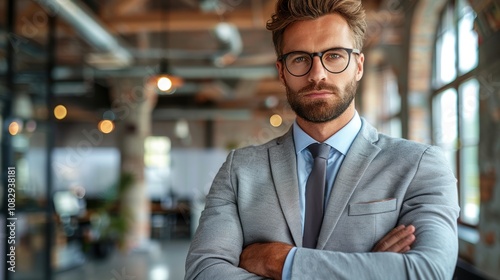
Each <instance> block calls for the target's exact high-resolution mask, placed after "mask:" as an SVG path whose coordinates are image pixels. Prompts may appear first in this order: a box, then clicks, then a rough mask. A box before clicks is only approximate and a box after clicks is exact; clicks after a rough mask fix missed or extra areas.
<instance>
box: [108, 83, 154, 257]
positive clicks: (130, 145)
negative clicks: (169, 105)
mask: <svg viewBox="0 0 500 280" xmlns="http://www.w3.org/2000/svg"><path fill="white" fill-rule="evenodd" d="M112 96H113V104H112V107H113V112H114V113H115V116H116V119H117V122H116V123H117V132H118V133H119V134H120V137H119V140H118V141H119V143H118V147H119V148H120V152H121V174H122V176H123V175H131V176H132V179H133V180H132V183H131V184H130V185H128V186H127V187H126V189H125V190H124V191H123V192H122V193H121V194H120V202H119V205H120V206H119V212H120V215H122V217H124V218H125V222H126V223H125V224H126V227H127V230H126V233H125V236H124V239H123V242H122V249H124V250H130V249H138V248H141V247H144V246H145V245H147V243H148V241H149V237H150V201H149V198H148V196H147V188H146V185H145V179H144V141H145V139H146V137H147V136H149V135H150V134H151V125H152V124H151V112H152V110H153V108H154V106H155V105H156V101H157V95H156V93H155V91H154V90H153V88H151V87H147V86H145V85H144V84H143V83H142V82H141V81H133V80H119V81H115V82H114V87H113V93H112Z"/></svg>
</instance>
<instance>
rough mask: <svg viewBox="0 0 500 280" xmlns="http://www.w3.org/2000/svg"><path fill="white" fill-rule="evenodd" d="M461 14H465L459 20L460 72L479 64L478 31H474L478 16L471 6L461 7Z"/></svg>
mask: <svg viewBox="0 0 500 280" xmlns="http://www.w3.org/2000/svg"><path fill="white" fill-rule="evenodd" d="M460 14H463V16H462V17H461V18H460V20H459V22H458V32H459V34H458V36H459V41H458V44H459V45H458V48H459V50H458V52H459V59H458V65H459V69H460V73H465V72H468V71H470V70H472V69H473V68H475V67H476V66H477V61H478V47H477V43H478V42H477V40H478V38H477V33H476V31H474V19H475V17H476V15H475V13H474V11H473V10H472V8H471V7H469V6H464V7H463V8H461V11H460Z"/></svg>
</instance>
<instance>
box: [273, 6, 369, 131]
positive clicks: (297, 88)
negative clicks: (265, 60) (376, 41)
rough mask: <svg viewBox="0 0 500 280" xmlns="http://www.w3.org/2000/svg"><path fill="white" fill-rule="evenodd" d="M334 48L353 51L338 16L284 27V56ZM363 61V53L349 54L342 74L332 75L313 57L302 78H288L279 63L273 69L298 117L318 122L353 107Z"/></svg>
mask: <svg viewBox="0 0 500 280" xmlns="http://www.w3.org/2000/svg"><path fill="white" fill-rule="evenodd" d="M337 47H341V48H354V40H353V37H352V33H351V30H350V28H349V26H348V25H347V22H346V21H345V20H344V19H343V18H342V17H341V16H339V15H337V14H330V15H325V16H322V17H320V18H318V19H314V20H307V21H300V22H296V23H294V24H292V25H290V26H289V27H287V29H286V30H285V33H284V37H283V54H286V53H289V52H292V51H305V52H308V53H313V52H323V51H325V50H327V49H331V48H337ZM363 62H364V56H363V54H359V55H358V54H350V62H349V65H348V67H347V68H346V69H345V71H343V72H341V73H338V74H333V73H330V72H328V71H327V70H326V69H325V68H323V65H322V64H321V60H320V58H319V57H318V56H314V58H313V62H312V68H311V70H310V71H309V72H308V73H307V74H306V75H304V76H301V77H296V76H293V75H291V74H290V73H289V72H288V71H287V69H286V67H285V65H284V64H283V62H282V61H278V62H277V63H276V66H277V67H278V72H279V76H280V80H281V81H282V82H283V84H284V85H285V87H286V92H287V99H288V102H289V103H290V106H291V107H292V109H293V110H294V111H295V113H296V114H297V116H298V117H299V118H302V119H304V120H306V121H309V122H314V123H321V122H327V121H330V120H333V119H336V118H337V117H339V116H340V115H341V114H342V113H344V112H345V111H346V109H347V108H349V107H350V106H354V102H353V99H354V96H355V94H356V88H357V82H358V81H359V80H360V79H361V77H362V76H363Z"/></svg>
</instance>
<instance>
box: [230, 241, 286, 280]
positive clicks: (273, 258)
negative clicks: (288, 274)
mask: <svg viewBox="0 0 500 280" xmlns="http://www.w3.org/2000/svg"><path fill="white" fill-rule="evenodd" d="M292 248H293V246H292V245H290V244H286V243H279V242H271V243H254V244H250V245H248V246H247V247H246V248H245V249H243V252H241V255H240V265H239V267H241V268H243V269H245V270H247V271H248V272H251V273H254V274H257V275H260V276H263V277H268V278H272V279H281V275H282V272H283V265H284V263H285V259H286V256H287V255H288V252H289V251H290V250H291V249H292Z"/></svg>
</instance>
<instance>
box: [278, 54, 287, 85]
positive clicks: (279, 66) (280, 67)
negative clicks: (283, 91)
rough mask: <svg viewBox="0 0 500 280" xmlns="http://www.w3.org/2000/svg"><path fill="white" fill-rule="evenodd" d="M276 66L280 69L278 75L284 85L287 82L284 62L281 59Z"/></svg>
mask: <svg viewBox="0 0 500 280" xmlns="http://www.w3.org/2000/svg"><path fill="white" fill-rule="evenodd" d="M276 68H277V69H278V77H279V79H280V82H281V83H282V84H283V85H284V84H285V66H284V65H283V62H281V61H279V60H278V61H276Z"/></svg>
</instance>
